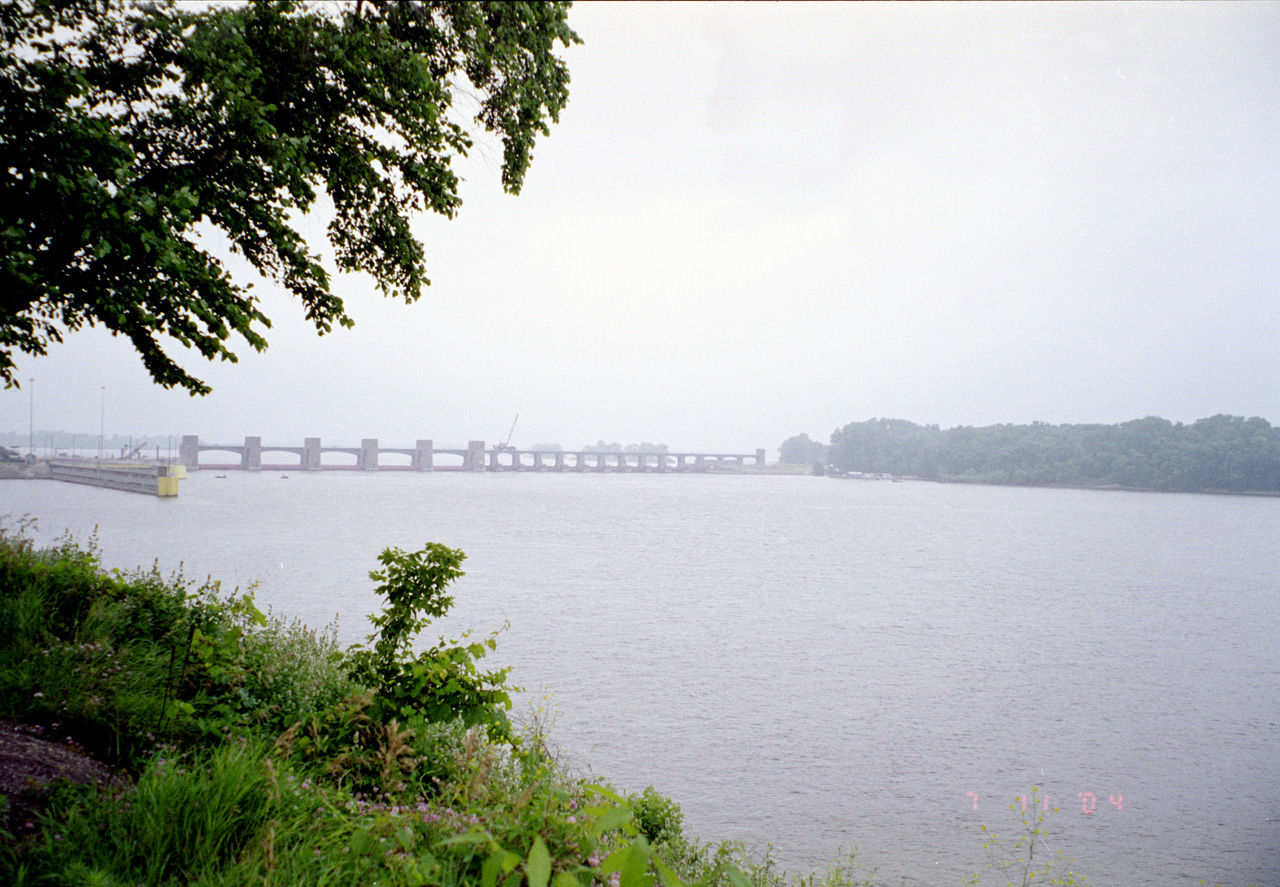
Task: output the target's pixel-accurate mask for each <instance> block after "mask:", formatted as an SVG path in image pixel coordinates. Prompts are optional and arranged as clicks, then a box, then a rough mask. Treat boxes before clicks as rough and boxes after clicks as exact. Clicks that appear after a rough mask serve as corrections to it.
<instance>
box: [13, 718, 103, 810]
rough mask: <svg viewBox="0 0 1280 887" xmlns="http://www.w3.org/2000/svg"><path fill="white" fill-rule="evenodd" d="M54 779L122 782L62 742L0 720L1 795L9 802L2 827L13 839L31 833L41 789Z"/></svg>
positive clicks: (83, 782)
mask: <svg viewBox="0 0 1280 887" xmlns="http://www.w3.org/2000/svg"><path fill="white" fill-rule="evenodd" d="M55 779H67V780H70V781H71V782H78V783H81V784H83V785H87V784H99V785H102V784H106V783H109V782H113V781H119V782H123V777H121V776H120V775H119V774H118V773H116V772H115V771H113V770H112V769H111V768H110V767H108V766H107V765H106V764H103V763H100V762H98V761H95V760H94V759H93V758H91V757H89V756H88V755H86V754H85V753H84V752H82V751H80V750H78V749H76V748H75V747H73V746H71V745H68V744H67V743H65V742H52V741H50V740H48V739H42V738H41V737H40V736H39V735H37V734H36V732H35V729H34V728H31V727H28V726H26V725H22V724H15V723H13V722H12V721H4V720H0V795H4V796H6V797H7V798H8V799H9V812H8V817H7V819H8V822H7V823H6V824H5V827H6V828H7V829H8V831H9V833H10V834H12V835H15V836H19V835H23V834H27V833H29V832H30V831H31V826H29V825H28V823H29V822H33V821H34V817H35V815H36V813H38V812H39V810H40V808H41V801H40V789H42V788H44V786H46V785H48V784H49V783H50V782H52V781H53V780H55Z"/></svg>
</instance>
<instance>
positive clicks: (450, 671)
mask: <svg viewBox="0 0 1280 887" xmlns="http://www.w3.org/2000/svg"><path fill="white" fill-rule="evenodd" d="M465 558H466V555H465V554H463V553H462V552H461V551H458V550H457V549H453V548H446V547H445V546H443V545H439V544H437V543H434V542H430V543H427V545H426V547H425V548H423V549H422V550H421V551H415V552H408V553H406V552H404V551H401V550H400V549H398V548H388V549H386V550H384V551H383V552H382V554H380V555H378V561H379V562H380V563H381V564H382V565H383V568H384V569H382V570H380V571H375V572H372V573H370V574H369V577H370V578H371V579H373V580H374V581H376V582H379V583H380V584H379V585H378V587H377V589H376V590H377V592H378V594H379V596H381V597H383V598H385V599H386V606H385V607H384V609H383V611H382V612H381V613H379V614H375V615H372V616H370V617H369V621H370V622H372V623H373V626H374V628H376V629H377V631H376V632H375V633H374V634H371V635H369V637H368V638H367V640H368V642H369V643H370V644H371V645H372V646H371V647H370V648H362V647H357V648H355V649H353V651H352V652H351V653H350V654H349V656H348V662H349V668H350V674H351V677H352V678H353V679H354V680H356V681H358V682H360V683H362V684H365V685H366V686H369V687H371V688H372V689H373V690H374V693H375V699H374V706H373V711H372V712H371V716H372V717H374V718H375V719H377V720H384V719H386V718H391V717H395V718H402V719H406V720H407V719H410V718H413V717H414V716H421V717H423V718H424V719H425V720H427V721H432V722H441V721H451V720H453V719H455V718H461V719H462V720H463V721H464V722H465V723H467V724H468V725H472V724H483V725H485V726H486V727H487V729H488V730H489V733H490V735H491V736H492V737H494V738H498V739H510V738H511V737H512V732H511V723H510V720H509V719H508V717H507V714H506V712H507V711H509V710H510V708H511V696H510V693H509V692H508V688H507V686H506V676H507V669H499V670H497V671H491V672H481V671H480V669H479V666H478V665H477V663H478V662H479V660H480V659H482V658H484V656H485V655H486V654H487V653H488V652H489V651H490V650H493V649H495V648H496V646H497V637H496V635H494V636H490V637H489V638H487V639H486V640H485V641H483V642H476V643H470V644H466V645H460V644H458V643H456V642H449V641H444V640H441V642H440V643H439V644H437V645H436V646H433V647H431V648H430V649H428V650H426V651H423V652H420V653H415V652H414V651H413V642H414V640H415V638H416V637H417V635H418V633H419V632H420V631H421V630H422V629H423V628H425V627H426V626H427V625H429V624H430V623H431V620H432V619H434V618H438V617H440V616H443V615H445V613H447V612H448V611H449V607H450V606H452V604H453V596H452V595H450V594H447V593H446V591H445V589H446V587H447V586H448V585H449V583H450V582H452V581H453V580H455V579H457V578H458V577H460V576H462V575H463V573H462V570H461V564H462V561H463V560H464V559H465ZM466 637H467V635H464V636H463V639H464V640H465V638H466Z"/></svg>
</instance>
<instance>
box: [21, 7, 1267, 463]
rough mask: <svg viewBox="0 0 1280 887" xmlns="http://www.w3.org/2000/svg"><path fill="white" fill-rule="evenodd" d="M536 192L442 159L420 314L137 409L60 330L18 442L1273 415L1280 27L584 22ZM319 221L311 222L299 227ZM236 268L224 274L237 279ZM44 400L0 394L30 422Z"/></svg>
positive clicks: (726, 438)
mask: <svg viewBox="0 0 1280 887" xmlns="http://www.w3.org/2000/svg"><path fill="white" fill-rule="evenodd" d="M570 24H571V25H572V26H573V27H574V28H575V29H576V30H577V31H578V33H579V34H580V35H581V36H582V38H583V40H584V41H585V43H584V45H582V46H577V47H574V48H572V49H570V50H568V51H566V52H565V57H566V59H567V61H568V65H569V69H570V72H571V74H572V78H573V83H572V88H571V99H570V103H569V107H568V108H567V110H566V112H565V113H564V115H563V117H562V120H561V123H560V125H559V126H558V127H556V128H554V129H553V131H552V134H551V136H550V138H546V139H544V140H542V141H541V142H540V143H539V145H538V147H537V149H536V152H535V158H534V163H533V167H532V170H531V172H530V174H529V178H528V180H527V183H526V186H525V189H524V193H523V194H522V195H521V196H519V197H515V198H513V197H509V196H506V195H504V194H502V193H501V188H500V184H499V181H498V159H497V158H498V157H499V155H498V154H497V153H496V152H495V151H493V150H492V149H489V150H484V151H480V152H477V153H476V154H475V155H473V157H472V158H471V160H470V161H468V162H467V163H465V164H463V165H462V166H461V167H460V168H459V171H460V173H461V174H462V175H463V176H464V177H465V178H466V183H465V185H464V189H463V196H464V199H465V205H464V206H463V208H462V211H461V214H460V215H459V217H458V218H457V219H455V220H454V221H447V220H443V219H438V218H425V217H424V218H423V219H422V220H421V221H420V223H419V224H418V226H417V231H418V233H419V234H420V235H421V237H422V238H423V239H424V241H425V243H426V247H427V252H428V261H429V269H428V270H429V274H430V276H431V278H432V281H433V285H432V286H431V287H430V288H429V289H428V290H427V291H426V293H425V295H424V296H423V298H422V300H421V301H420V302H418V303H417V304H416V305H413V306H408V307H406V306H405V305H404V304H403V303H399V302H391V301H388V300H385V299H383V298H382V297H381V296H378V295H377V294H376V293H375V292H374V290H373V288H372V286H371V285H370V284H369V282H368V280H367V279H365V278H362V277H358V276H357V277H341V278H338V279H337V281H336V289H337V291H338V292H339V293H340V294H341V295H342V296H343V298H344V299H345V300H346V302H347V306H348V309H349V311H350V313H351V315H352V316H353V317H354V318H355V320H356V327H355V329H353V330H339V331H337V332H334V333H332V334H330V335H328V336H326V337H324V338H319V337H317V336H316V335H315V334H314V332H313V330H312V328H311V327H310V325H309V324H307V323H306V321H305V320H304V319H303V317H302V312H301V309H300V307H299V306H298V305H297V304H296V303H294V302H292V301H290V300H289V299H288V298H287V297H285V296H284V295H282V294H280V293H279V292H275V293H274V294H272V293H271V291H270V288H269V287H265V288H264V286H263V285H262V284H259V287H258V290H259V292H267V293H268V295H267V296H266V298H265V299H264V306H265V310H266V313H267V315H268V316H269V317H271V318H272V320H273V322H274V328H273V329H272V330H271V331H270V332H269V334H268V339H269V341H270V342H271V347H270V348H269V349H268V351H267V352H266V353H265V354H262V355H257V354H254V353H253V352H252V351H251V350H249V349H248V348H247V347H246V346H240V347H237V350H238V351H240V352H241V354H242V357H241V361H240V363H239V364H208V363H205V362H203V361H201V360H199V359H195V358H193V359H188V360H185V361H184V363H186V364H187V365H188V366H190V367H192V368H193V369H194V371H195V373H196V375H198V376H200V377H201V378H204V379H205V380H207V381H209V382H210V383H211V384H212V385H213V386H214V389H215V390H214V393H213V394H212V395H209V396H208V397H205V398H194V399H193V398H191V397H190V396H188V395H186V394H183V393H177V392H172V391H164V390H163V389H160V388H158V387H156V386H154V385H153V384H152V383H151V382H150V380H149V379H148V377H147V376H146V374H145V373H144V372H143V370H142V366H141V363H140V362H139V360H138V359H137V357H136V356H135V354H134V352H133V351H132V349H131V348H130V347H129V345H128V343H127V342H126V341H125V340H123V339H113V338H111V337H110V336H109V335H105V334H102V333H101V331H87V332H81V333H77V334H75V335H72V336H69V337H68V339H67V341H66V343H65V344H63V345H61V346H57V347H55V348H54V350H53V352H52V353H51V354H50V355H49V356H48V357H46V358H42V359H39V360H33V359H30V358H20V360H19V371H18V372H19V375H20V376H21V378H22V379H23V380H24V385H26V381H25V380H26V379H28V378H34V380H35V385H34V391H35V425H36V427H37V429H40V428H44V429H49V430H53V429H64V430H67V431H93V432H96V431H97V429H98V423H99V410H100V406H101V397H102V392H101V386H103V385H105V386H106V393H105V401H106V409H105V414H106V418H105V424H106V430H107V432H108V433H112V432H116V433H122V434H128V433H135V434H136V433H147V434H170V433H172V434H199V435H200V436H201V437H202V438H206V439H208V440H210V441H211V442H222V443H229V442H235V441H238V440H240V439H241V438H243V437H244V436H245V435H261V436H262V437H263V438H264V440H265V441H266V442H268V443H279V444H285V443H295V444H300V443H301V440H302V438H303V437H304V436H314V435H319V436H320V437H322V438H323V439H324V440H325V441H326V442H331V443H335V444H336V443H343V442H348V441H356V440H358V439H359V438H362V437H377V438H379V439H381V440H383V441H384V442H388V443H403V442H412V441H413V440H414V439H416V438H433V439H435V440H436V441H438V442H440V443H441V444H445V443H457V442H462V441H465V440H467V439H484V440H486V441H490V442H492V441H495V440H496V439H498V438H499V437H500V436H501V435H502V434H504V433H505V432H506V430H507V427H508V426H509V425H510V424H511V420H512V418H513V417H514V416H515V414H516V413H519V414H520V423H519V426H518V427H517V429H516V433H515V437H514V441H513V442H514V443H516V444H517V445H519V446H529V445H532V444H534V443H539V442H554V443H560V444H563V445H564V446H565V447H566V448H577V447H579V446H581V445H582V444H584V443H594V442H595V441H596V440H598V439H601V438H603V439H605V440H608V441H619V442H622V443H629V442H639V441H651V442H655V443H658V442H661V443H666V444H668V445H669V446H671V447H672V449H673V450H684V451H687V450H704V451H706V450H720V451H732V452H740V451H752V450H754V449H755V448H756V447H768V448H769V449H770V453H771V455H776V448H777V446H778V444H779V443H780V442H781V441H782V440H783V439H784V438H786V437H789V436H791V435H793V434H797V433H799V432H802V431H803V432H808V433H809V434H810V436H812V437H815V438H818V439H821V440H826V439H827V438H828V436H829V435H830V433H831V431H832V430H833V429H834V428H836V427H837V426H840V425H843V424H845V423H847V422H850V421H860V420H863V419H868V418H871V417H875V416H886V417H894V418H903V419H910V420H912V421H915V422H922V423H937V424H940V425H942V426H943V427H950V426H952V425H958V424H965V425H987V424H992V423H996V422H1015V423H1022V422H1030V421H1033V420H1041V421H1046V422H1053V423H1061V422H1108V423H1110V422H1118V421H1123V420H1127V419H1133V418H1139V417H1142V416H1147V415H1160V416H1164V417H1165V418H1168V419H1173V420H1181V421H1190V420H1194V419H1197V418H1201V417H1203V416H1208V415H1212V414H1215V413H1232V414H1238V415H1246V416H1253V415H1260V416H1263V417H1265V418H1267V419H1268V420H1270V421H1272V422H1277V421H1280V357H1278V355H1280V349H1278V348H1277V344H1278V343H1280V4H1276V3H1256V4H1255V3H1247V4H1246V3H1215V4H1200V3H1194V4H1193V3H1187V4H1162V3H1135V4H1118V3H1117V4H1078V5H1077V4H1063V5H1059V4H1042V3H1035V4H993V5H986V4H970V3H966V4H961V5H943V4H925V5H907V4H863V3H859V4H847V5H846V4H826V3H824V4H818V5H801V4H795V3H786V4H765V3H752V4H741V5H739V4H730V3H715V4H711V5H698V4H669V3H662V4H652V5H650V4H635V3H626V4H619V5H612V4H594V3H593V4H584V5H581V6H578V7H576V8H574V9H573V10H572V12H571V13H570ZM314 230H315V231H316V232H321V231H323V222H322V221H317V222H316V223H315V225H314ZM232 267H237V266H235V265H234V264H233V265H232ZM28 398H29V392H28V391H27V390H23V391H20V392H19V391H14V390H10V391H6V392H3V393H0V430H13V431H25V430H26V428H27V423H28V409H29V405H30V404H29V399H28Z"/></svg>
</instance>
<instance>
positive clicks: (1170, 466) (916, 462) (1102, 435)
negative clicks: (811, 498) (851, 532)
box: [792, 415, 1280, 493]
mask: <svg viewBox="0 0 1280 887" xmlns="http://www.w3.org/2000/svg"><path fill="white" fill-rule="evenodd" d="M792 440H794V438H793V439H792ZM828 452H829V456H830V461H831V463H832V464H833V465H834V466H835V467H836V468H837V469H839V470H842V471H861V472H872V473H882V472H883V473H889V474H898V475H909V476H914V477H920V478H926V479H929V480H947V481H974V482H979V483H997V484H1031V485H1046V484H1047V485H1061V486H1085V487H1089V486H1101V487H1127V488H1134V489H1146V490H1180V491H1214V492H1253V493H1260V492H1266V493H1277V492H1280V428H1275V427H1272V425H1271V424H1270V423H1269V422H1267V420H1266V419H1263V418H1260V417H1257V416H1255V417H1253V418H1250V419H1245V418H1244V417H1243V416H1226V415H1218V416H1211V417H1209V418H1207V419H1199V420H1197V421H1195V422H1193V423H1191V424H1190V425H1183V424H1182V423H1181V422H1177V423H1174V422H1170V421H1168V420H1167V419H1161V418H1159V417H1156V416H1148V417H1147V418H1145V419H1134V420H1133V421H1130V422H1122V423H1120V424H1118V425H1049V424H1046V423H1044V422H1035V423H1032V424H1031V425H990V426H987V427H985V428H971V427H967V426H959V427H956V428H951V429H947V430H945V431H944V430H942V429H940V428H939V427H938V426H937V425H916V424H915V423H913V422H907V421H904V420H902V419H870V420H868V421H866V422H851V423H849V424H848V425H846V426H844V427H843V428H838V429H836V430H835V432H834V433H832V435H831V446H830V448H829V451H828Z"/></svg>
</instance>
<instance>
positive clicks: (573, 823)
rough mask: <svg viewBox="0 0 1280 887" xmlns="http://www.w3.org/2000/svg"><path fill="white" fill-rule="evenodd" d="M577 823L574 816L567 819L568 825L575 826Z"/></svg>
mask: <svg viewBox="0 0 1280 887" xmlns="http://www.w3.org/2000/svg"><path fill="white" fill-rule="evenodd" d="M577 822H578V817H576V816H570V817H569V825H576V824H577Z"/></svg>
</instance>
